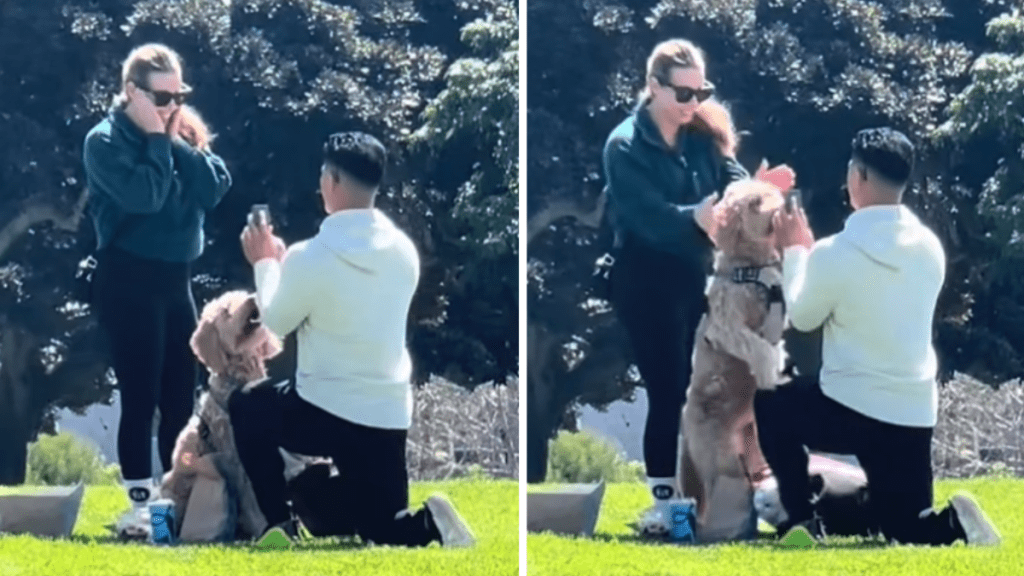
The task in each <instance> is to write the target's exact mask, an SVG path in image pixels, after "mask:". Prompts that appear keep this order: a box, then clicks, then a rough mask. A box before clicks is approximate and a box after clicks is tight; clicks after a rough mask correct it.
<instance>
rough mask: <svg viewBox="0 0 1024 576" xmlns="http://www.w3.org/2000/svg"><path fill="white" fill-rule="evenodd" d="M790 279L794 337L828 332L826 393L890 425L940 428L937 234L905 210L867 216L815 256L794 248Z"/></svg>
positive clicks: (787, 259) (786, 269)
mask: <svg viewBox="0 0 1024 576" xmlns="http://www.w3.org/2000/svg"><path fill="white" fill-rule="evenodd" d="M782 269H783V276H784V279H783V292H784V293H785V297H786V307H787V310H788V313H789V319H790V322H791V323H792V325H793V327H794V328H796V329H797V330H804V331H809V330H814V329H815V328H817V327H818V326H821V325H822V324H824V330H823V332H824V340H823V343H822V367H821V390H822V392H823V393H824V394H825V395H826V396H828V397H829V398H832V399H833V400H835V401H836V402H839V403H840V404H843V405H845V406H848V407H849V408H852V409H853V410H856V411H857V412H860V413H862V414H864V415H866V416H869V417H871V418H874V419H876V420H881V421H882V422H888V423H890V424H897V425H900V426H934V425H935V421H936V416H937V414H938V391H937V387H936V383H935V375H936V369H937V361H936V357H935V350H934V349H933V348H932V321H933V317H934V315H935V302H936V299H937V298H938V295H939V290H940V289H941V287H942V283H943V281H944V279H945V275H946V257H945V253H944V252H943V250H942V244H941V243H940V242H939V239H938V238H937V237H936V236H935V234H934V233H932V231H931V230H929V229H928V228H927V227H926V226H924V225H923V224H922V223H921V221H920V220H918V218H917V217H916V216H914V214H913V213H912V212H911V211H910V210H909V209H907V208H906V207H904V206H872V207H868V208H863V209H860V210H857V211H856V212H854V213H853V214H852V215H851V216H850V217H849V218H848V219H847V221H846V226H845V228H844V229H843V231H842V232H840V233H839V234H836V235H835V236H830V237H828V238H823V239H821V240H819V241H818V242H817V243H815V245H814V248H813V249H812V250H811V251H810V253H808V251H807V249H806V248H803V247H802V246H797V247H790V248H787V249H786V250H785V253H784V258H783V266H782Z"/></svg>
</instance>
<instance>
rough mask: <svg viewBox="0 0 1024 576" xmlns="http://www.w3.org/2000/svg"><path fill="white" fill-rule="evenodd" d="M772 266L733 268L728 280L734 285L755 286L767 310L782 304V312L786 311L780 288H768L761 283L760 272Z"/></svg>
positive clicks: (774, 285) (778, 286) (775, 286)
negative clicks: (774, 305)
mask: <svg viewBox="0 0 1024 576" xmlns="http://www.w3.org/2000/svg"><path fill="white" fill-rule="evenodd" d="M771 266H772V264H768V265H766V266H744V267H742V268H733V269H732V276H730V277H729V278H730V279H731V280H732V281H733V282H734V283H736V284H753V285H755V286H757V289H758V291H759V292H761V295H762V297H763V298H764V300H765V302H766V303H767V304H768V308H771V307H772V304H775V303H776V302H778V303H779V304H782V311H783V313H785V311H786V299H785V297H784V296H783V294H782V286H780V285H778V284H773V285H771V286H769V285H768V284H765V283H764V282H762V281H761V271H762V270H764V269H765V268H769V267H771Z"/></svg>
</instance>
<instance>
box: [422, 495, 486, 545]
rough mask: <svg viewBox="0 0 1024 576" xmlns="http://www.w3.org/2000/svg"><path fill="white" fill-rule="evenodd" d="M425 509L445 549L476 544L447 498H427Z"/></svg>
mask: <svg viewBox="0 0 1024 576" xmlns="http://www.w3.org/2000/svg"><path fill="white" fill-rule="evenodd" d="M426 506H427V509H428V510H430V515H431V516H432V517H433V519H434V525H435V526H437V531H438V532H440V533H441V546H444V547H445V548H470V547H472V546H473V545H475V544H476V537H475V536H473V532H472V531H471V530H470V529H469V525H468V524H466V521H465V520H464V519H463V518H462V516H460V515H459V513H458V512H457V511H456V510H455V507H454V506H452V503H451V502H449V501H448V499H447V498H445V497H444V496H442V495H440V494H435V495H433V496H431V497H430V498H427V504H426Z"/></svg>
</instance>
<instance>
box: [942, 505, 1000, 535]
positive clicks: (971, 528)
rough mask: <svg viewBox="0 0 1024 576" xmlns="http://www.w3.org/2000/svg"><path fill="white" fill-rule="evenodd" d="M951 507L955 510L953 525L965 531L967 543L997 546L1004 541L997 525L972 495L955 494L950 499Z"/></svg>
mask: <svg viewBox="0 0 1024 576" xmlns="http://www.w3.org/2000/svg"><path fill="white" fill-rule="evenodd" d="M949 507H950V509H951V511H952V512H953V514H952V516H953V525H954V526H955V527H959V528H960V530H961V531H962V532H963V534H964V540H966V541H967V544H969V545H974V546H997V545H998V544H999V543H1000V542H1001V541H1002V537H1001V536H1000V535H999V531H998V530H996V527H995V525H994V524H992V521H991V520H989V517H988V515H986V514H985V512H984V511H983V510H982V509H981V506H978V503H977V502H976V501H975V500H974V498H973V497H971V495H969V494H966V493H960V494H956V495H954V496H953V497H952V498H950V499H949Z"/></svg>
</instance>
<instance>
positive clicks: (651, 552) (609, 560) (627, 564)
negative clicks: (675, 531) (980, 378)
mask: <svg viewBox="0 0 1024 576" xmlns="http://www.w3.org/2000/svg"><path fill="white" fill-rule="evenodd" d="M531 488H532V487H531ZM539 488H542V487H539ZM956 490H967V491H969V492H971V493H972V494H974V495H975V496H976V497H977V499H978V502H979V503H980V504H981V506H982V508H983V509H984V510H985V511H986V512H987V513H988V515H989V517H990V518H992V521H993V522H995V524H996V526H997V527H998V528H999V531H1000V532H1001V533H1002V536H1003V544H1002V545H1001V546H999V547H997V548H973V547H966V546H964V545H963V544H962V543H957V544H954V545H953V546H951V547H934V548H932V547H919V546H886V545H884V544H883V543H882V542H881V541H869V540H864V539H858V538H842V539H835V538H833V539H829V540H828V541H827V542H826V544H825V545H824V546H819V547H818V548H815V549H813V550H783V549H779V548H777V547H776V546H775V545H774V541H773V540H772V539H771V538H769V537H768V536H767V535H763V537H762V539H761V540H758V541H756V542H751V543H744V544H723V545H713V546H678V545H673V544H665V543H654V542H649V541H644V540H640V539H638V538H637V537H636V536H635V535H634V532H633V530H632V528H630V527H629V524H631V523H633V522H635V521H636V519H637V518H638V517H639V515H640V512H642V511H643V510H644V509H646V508H647V507H648V506H649V505H650V497H649V496H648V491H647V488H646V487H645V486H644V485H642V484H639V483H632V484H612V485H609V486H608V487H607V491H606V492H605V496H604V502H603V503H602V506H601V514H600V517H599V518H598V522H597V528H596V530H595V534H594V536H593V537H592V538H583V537H578V538H573V537H562V536H555V535H553V534H551V533H542V534H532V533H531V534H530V535H529V536H528V537H527V542H526V545H527V567H528V571H527V573H528V574H530V576H544V575H552V574H559V575H561V574H600V575H602V576H606V575H617V574H621V575H629V576H654V575H657V576H663V575H674V574H679V575H686V576H696V575H701V576H703V575H710V574H743V575H750V576H761V575H768V574H794V575H795V574H801V575H803V574H828V575H854V574H858V575H860V574H864V575H872V576H874V575H881V574H892V575H898V576H918V575H920V576H944V575H946V574H979V575H980V574H984V575H986V576H988V575H993V574H1007V575H1009V574H1024V480H1021V479H1013V478H977V479H972V480H967V481H940V482H937V483H936V488H935V498H936V505H939V506H944V505H945V501H946V499H947V498H948V497H949V496H950V495H951V494H952V493H953V492H954V491H956Z"/></svg>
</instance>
